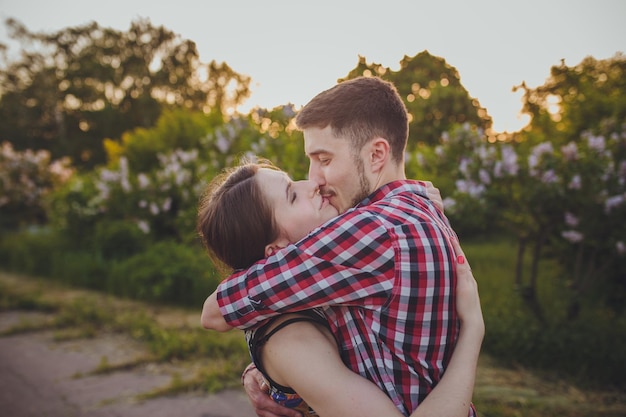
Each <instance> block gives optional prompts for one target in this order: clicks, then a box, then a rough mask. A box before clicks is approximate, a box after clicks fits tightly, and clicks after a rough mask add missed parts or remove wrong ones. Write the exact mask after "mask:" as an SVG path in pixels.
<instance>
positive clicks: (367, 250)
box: [202, 77, 474, 415]
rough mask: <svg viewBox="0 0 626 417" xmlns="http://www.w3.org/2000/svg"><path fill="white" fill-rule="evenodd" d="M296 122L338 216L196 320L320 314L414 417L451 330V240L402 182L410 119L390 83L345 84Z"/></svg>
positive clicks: (363, 368) (348, 353) (222, 325)
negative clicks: (318, 309)
mask: <svg viewBox="0 0 626 417" xmlns="http://www.w3.org/2000/svg"><path fill="white" fill-rule="evenodd" d="M296 123H297V125H298V127H299V128H300V129H302V130H303V133H304V142H305V152H306V154H307V156H308V157H309V161H310V167H309V179H311V180H314V181H316V182H317V183H318V185H319V187H320V192H321V194H322V195H323V196H324V197H325V198H327V199H328V200H329V201H330V203H331V204H332V205H333V206H334V207H336V208H337V209H338V210H339V212H340V213H343V214H342V215H341V216H339V217H338V218H337V219H335V220H332V221H330V222H328V223H327V224H326V225H324V226H322V227H321V228H319V229H317V230H316V231H314V232H313V233H311V234H310V235H309V236H307V237H306V238H304V239H302V240H301V241H299V242H298V243H297V244H296V245H290V246H289V247H287V248H286V249H284V250H282V251H280V252H279V253H278V254H276V255H272V256H270V257H268V258H266V259H265V260H264V261H261V262H259V263H257V264H255V265H254V266H253V267H251V268H250V269H248V270H247V271H240V272H237V273H235V274H233V275H231V276H230V277H229V278H227V279H226V280H225V281H224V282H222V284H220V286H219V287H218V289H217V290H216V293H214V294H213V295H212V296H210V297H209V298H208V299H207V301H206V302H205V306H204V308H203V313H202V324H203V326H205V327H207V328H213V329H217V330H226V329H228V328H230V327H231V326H233V327H239V328H242V329H243V328H248V327H251V326H254V325H256V324H258V323H259V322H261V321H263V320H265V319H267V318H269V317H272V316H275V315H278V314H281V313H285V312H290V311H299V310H304V309H311V308H315V307H322V308H324V312H325V314H326V317H327V320H328V322H329V324H330V326H331V330H332V332H333V334H334V335H335V337H336V338H337V340H338V342H339V343H340V349H341V352H342V355H343V357H344V361H345V362H346V364H347V365H348V366H349V367H350V368H351V369H352V370H353V371H354V372H357V373H359V374H361V375H362V376H364V377H366V378H368V379H369V380H370V381H372V382H374V383H376V384H377V385H378V386H379V387H380V388H381V389H382V390H383V391H385V393H386V394H387V395H388V396H389V397H390V398H391V399H392V401H393V402H394V404H395V405H396V407H397V408H398V409H399V410H400V411H401V412H402V413H404V414H405V415H409V414H410V413H411V411H412V410H414V409H415V408H416V407H417V405H418V404H419V403H420V402H421V401H423V400H424V398H425V397H426V395H427V394H428V393H429V392H430V391H431V390H432V388H433V387H434V385H436V384H437V382H438V381H439V380H440V378H441V376H442V373H443V371H444V369H445V367H446V365H447V363H448V361H449V359H450V356H451V353H452V350H453V347H454V342H455V340H456V337H457V334H458V320H457V316H456V311H455V306H454V291H453V289H454V286H455V268H454V255H453V254H454V250H453V248H452V246H451V243H450V241H449V238H450V237H451V236H454V232H453V231H452V230H451V228H450V227H449V223H448V221H447V219H446V218H445V216H444V215H443V213H442V212H441V211H440V210H438V209H437V208H436V207H435V206H434V205H433V203H432V202H431V201H430V200H429V199H428V195H427V189H426V187H425V186H424V184H423V183H420V182H417V181H410V180H406V175H405V171H404V150H405V147H406V142H407V138H408V120H407V112H406V108H405V106H404V103H403V102H402V99H401V98H400V96H399V95H398V93H397V91H396V89H395V87H394V86H393V85H392V84H390V83H388V82H385V81H383V80H381V79H379V78H369V77H361V78H357V79H354V80H350V81H345V82H343V83H340V84H338V85H336V86H334V87H333V88H331V89H329V90H326V91H324V92H322V93H320V94H319V95H317V96H316V97H315V98H313V100H311V102H309V103H308V104H307V105H306V106H305V107H304V108H303V109H302V110H301V112H300V113H299V114H298V116H297V118H296ZM249 374H250V373H249ZM252 376H254V375H252ZM248 386H249V385H248ZM470 413H471V414H473V413H474V410H473V408H471V409H470ZM268 415H269V414H268Z"/></svg>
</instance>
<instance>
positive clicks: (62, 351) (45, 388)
mask: <svg viewBox="0 0 626 417" xmlns="http://www.w3.org/2000/svg"><path fill="white" fill-rule="evenodd" d="M37 314H39V313H24V312H19V313H18V312H2V313H0V331H2V330H5V329H8V328H10V327H11V326H13V325H15V324H17V323H23V322H24V320H30V319H35V320H36V319H37V317H34V316H36V315H37ZM141 349H142V347H141V346H140V345H139V344H137V343H135V342H133V341H132V340H130V339H128V338H127V337H125V336H123V335H115V334H106V335H100V336H98V337H95V338H92V339H80V340H69V341H68V340H65V341H58V340H55V334H54V332H53V331H37V332H32V333H22V334H18V335H13V336H4V337H0V414H1V415H2V416H6V417H148V416H149V417H183V416H184V417H254V416H255V413H254V412H253V410H252V407H251V406H250V404H249V403H248V400H247V398H246V396H245V394H244V393H243V391H242V390H230V391H225V392H221V393H219V394H215V395H206V394H182V395H177V396H167V397H159V398H156V399H150V400H143V401H138V400H137V399H136V396H137V394H140V393H144V392H147V391H150V390H151V389H155V388H158V387H161V386H165V385H167V384H168V383H169V382H170V380H171V377H172V370H171V369H167V366H168V365H165V366H160V365H154V364H152V365H146V366H145V367H140V368H137V369H132V370H128V371H119V372H114V373H111V374H103V375H94V374H93V373H92V371H93V370H94V369H96V368H97V367H98V365H101V364H102V361H103V360H104V359H106V361H107V363H109V364H111V363H117V362H118V361H119V363H122V362H123V361H124V360H128V359H130V358H132V357H136V355H138V354H139V353H140V351H141Z"/></svg>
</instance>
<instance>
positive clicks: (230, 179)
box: [197, 161, 279, 269]
mask: <svg viewBox="0 0 626 417" xmlns="http://www.w3.org/2000/svg"><path fill="white" fill-rule="evenodd" d="M261 168H268V169H277V168H276V167H275V166H273V165H272V164H271V163H269V162H267V161H261V162H259V163H252V162H247V161H243V162H242V164H241V165H239V166H237V167H235V168H229V169H226V170H224V172H222V173H221V174H220V175H218V176H217V177H215V178H214V179H213V180H212V181H211V182H210V183H209V185H208V186H207V188H206V190H205V192H204V194H203V195H202V197H201V199H200V205H199V209H198V219H197V231H198V234H199V235H200V237H201V239H202V242H203V243H204V246H205V247H206V249H207V251H208V253H209V256H210V257H211V258H212V259H213V260H214V261H219V262H221V263H223V264H225V265H226V266H228V267H230V268H232V269H242V268H248V267H249V266H251V265H252V264H253V263H255V262H256V261H258V260H260V259H262V258H264V257H265V246H266V245H267V244H268V243H271V242H273V241H274V240H275V239H276V238H277V237H278V233H279V232H278V227H277V226H276V222H275V220H274V212H273V207H270V205H269V204H268V202H267V200H266V199H265V196H264V195H263V192H262V191H261V187H260V186H259V183H258V181H257V180H256V179H255V176H256V173H257V172H258V171H259V169H261Z"/></svg>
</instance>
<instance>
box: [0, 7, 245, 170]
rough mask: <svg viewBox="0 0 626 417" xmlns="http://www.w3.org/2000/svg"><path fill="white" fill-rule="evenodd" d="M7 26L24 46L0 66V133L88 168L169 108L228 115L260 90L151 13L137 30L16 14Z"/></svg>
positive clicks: (23, 146) (16, 143)
mask: <svg viewBox="0 0 626 417" xmlns="http://www.w3.org/2000/svg"><path fill="white" fill-rule="evenodd" d="M7 26H8V29H9V33H10V36H11V37H12V38H13V39H15V40H17V41H18V42H19V43H20V44H21V46H22V48H23V51H22V52H23V53H22V54H20V55H18V56H19V58H17V59H15V60H13V61H10V62H7V63H6V66H4V67H3V68H0V90H1V91H2V96H1V97H0V120H3V123H2V125H0V137H2V138H4V139H6V140H9V141H11V142H12V143H13V145H14V146H15V147H16V148H18V149H20V150H22V149H27V148H30V149H36V150H38V149H47V150H49V151H50V152H51V154H52V157H53V158H60V157H62V156H69V157H70V158H71V159H72V161H73V164H74V165H75V166H78V167H81V168H86V169H92V168H94V167H95V166H97V165H100V164H102V163H104V162H105V153H104V148H103V146H102V144H103V140H104V139H105V138H112V139H114V140H119V139H120V138H121V136H122V133H123V132H126V131H129V130H131V129H134V128H137V127H144V128H149V127H151V126H153V125H154V124H155V122H156V121H157V119H158V118H159V116H160V114H161V112H162V111H163V110H164V109H168V108H183V109H187V110H194V111H201V112H205V113H210V112H213V113H216V114H219V115H220V116H221V115H222V114H227V113H228V112H229V111H230V110H232V109H234V108H236V106H237V105H238V104H240V103H241V102H242V101H243V100H245V99H246V98H247V97H248V95H249V93H250V91H249V87H248V86H249V83H250V79H249V77H247V76H244V75H241V74H237V73H236V72H235V71H233V70H232V69H231V68H230V67H229V66H228V65H227V64H225V63H221V64H218V63H216V62H215V61H213V62H211V63H209V64H203V63H201V62H200V61H199V55H198V51H197V49H196V45H195V43H194V42H193V41H191V40H186V39H182V38H181V37H180V36H179V35H177V34H175V33H173V32H172V31H170V30H167V29H166V28H164V27H163V26H154V25H152V24H151V23H150V22H149V21H148V20H142V19H139V20H137V21H134V22H132V23H131V25H130V28H129V29H128V31H117V30H114V29H111V28H104V27H101V26H99V25H98V24H97V23H95V22H91V23H88V24H85V25H82V26H77V27H69V28H64V29H61V30H59V31H57V32H53V33H31V32H29V31H28V30H27V29H26V28H25V27H24V26H23V25H22V24H20V23H19V22H17V21H15V20H11V19H10V20H8V21H7Z"/></svg>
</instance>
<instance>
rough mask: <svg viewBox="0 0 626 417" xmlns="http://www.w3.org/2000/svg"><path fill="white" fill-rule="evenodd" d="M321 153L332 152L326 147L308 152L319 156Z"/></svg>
mask: <svg viewBox="0 0 626 417" xmlns="http://www.w3.org/2000/svg"><path fill="white" fill-rule="evenodd" d="M319 154H330V152H329V151H328V150H326V149H316V150H314V151H311V152H307V155H308V156H317V155H319Z"/></svg>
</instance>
